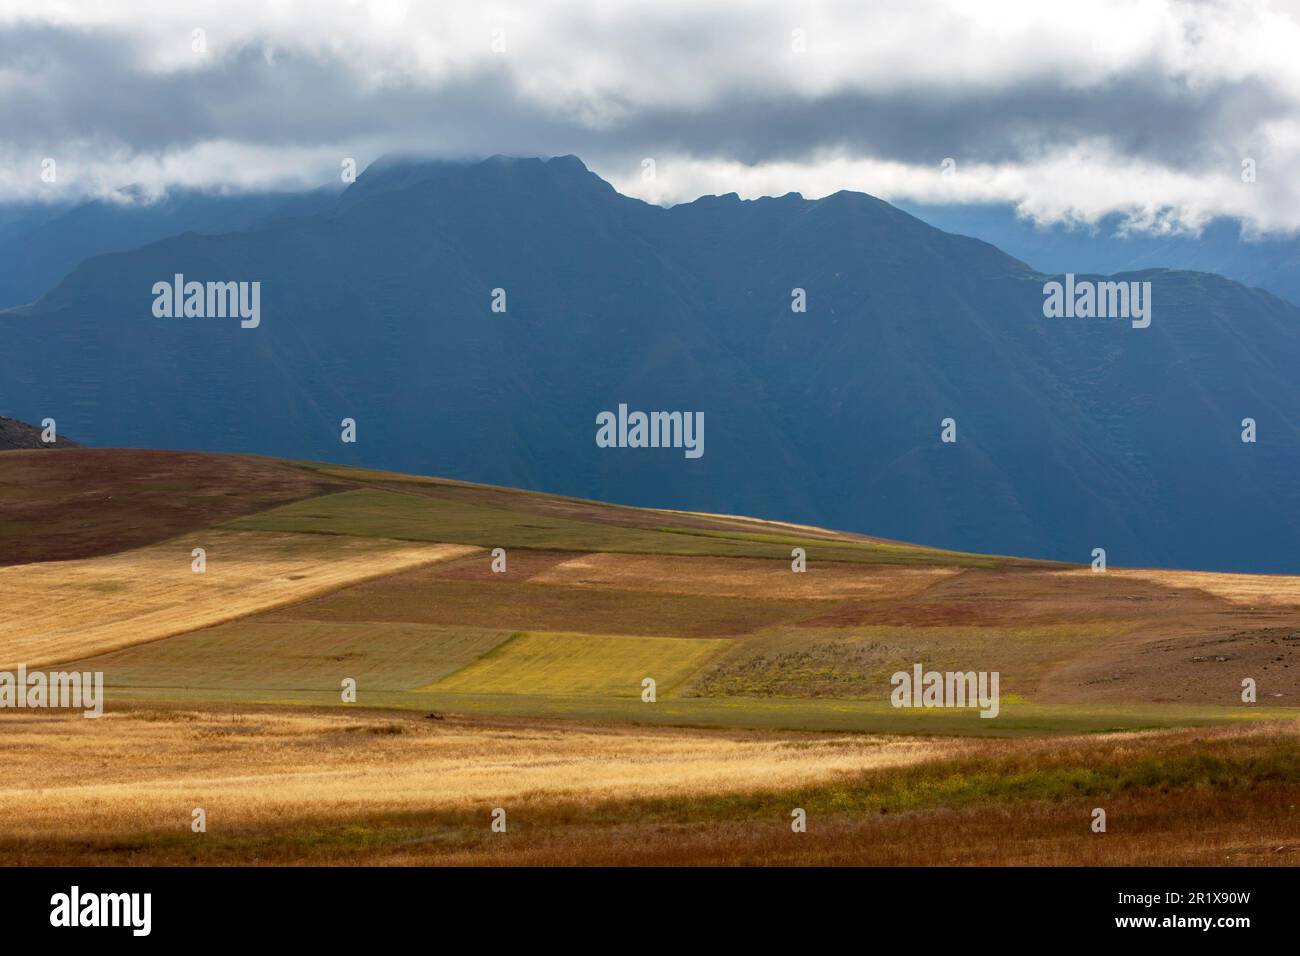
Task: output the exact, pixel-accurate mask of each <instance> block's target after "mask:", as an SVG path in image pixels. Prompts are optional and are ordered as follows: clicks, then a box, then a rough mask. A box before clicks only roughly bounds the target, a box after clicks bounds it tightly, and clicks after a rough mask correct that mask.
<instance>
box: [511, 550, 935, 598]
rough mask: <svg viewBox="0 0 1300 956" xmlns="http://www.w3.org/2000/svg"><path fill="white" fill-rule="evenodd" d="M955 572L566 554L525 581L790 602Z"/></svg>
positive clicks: (875, 590) (870, 594)
mask: <svg viewBox="0 0 1300 956" xmlns="http://www.w3.org/2000/svg"><path fill="white" fill-rule="evenodd" d="M957 573H958V571H957V569H956V568H908V567H889V566H882V567H871V568H861V567H856V568H855V567H852V566H847V565H844V564H835V563H825V564H820V565H819V564H818V563H817V561H816V558H815V557H814V558H813V560H812V564H811V566H810V567H809V569H808V570H807V571H806V572H804V573H802V574H793V573H791V571H790V562H788V561H768V560H762V559H759V558H692V557H670V556H661V555H652V554H610V553H606V554H584V555H581V556H579V557H576V558H575V557H572V556H570V558H569V560H567V561H560V562H556V563H554V564H552V565H550V566H549V567H548V568H545V569H542V570H539V571H538V572H537V573H536V574H535V575H534V576H533V577H531V578H529V581H530V583H533V584H552V585H558V586H561V587H580V588H614V589H618V590H624V591H657V592H663V593H666V594H700V595H706V596H714V597H736V598H757V599H768V600H771V599H780V600H787V601H790V600H830V599H836V598H838V599H845V598H864V599H872V598H874V599H885V598H904V597H909V596H911V595H914V594H918V593H920V592H921V591H924V590H925V589H926V588H928V587H930V586H931V585H932V584H935V583H937V582H939V581H941V580H943V579H944V578H947V577H950V576H952V575H954V574H957Z"/></svg>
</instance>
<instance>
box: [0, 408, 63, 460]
mask: <svg viewBox="0 0 1300 956" xmlns="http://www.w3.org/2000/svg"><path fill="white" fill-rule="evenodd" d="M76 447H77V443H76V442H74V441H72V440H71V439H69V438H64V437H63V436H62V435H57V436H56V437H55V440H54V441H52V442H44V441H41V429H40V428H38V427H37V426H35V425H29V424H27V423H26V422H20V421H18V420H17V419H13V418H5V417H4V416H3V415H0V451H13V450H15V449H18V448H29V449H30V448H35V449H43V450H47V449H51V448H76Z"/></svg>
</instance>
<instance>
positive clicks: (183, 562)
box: [0, 530, 475, 668]
mask: <svg viewBox="0 0 1300 956" xmlns="http://www.w3.org/2000/svg"><path fill="white" fill-rule="evenodd" d="M194 548H203V549H205V550H206V552H207V570H206V572H204V573H202V574H197V573H195V572H194V571H193V570H192V568H191V560H192V559H191V557H190V555H191V552H192V550H193V549H194ZM473 550H475V549H474V548H470V547H467V546H464V545H450V544H445V545H444V544H433V545H429V544H422V545H416V544H411V543H408V542H397V541H384V540H381V539H376V538H352V539H339V540H334V541H324V540H322V539H321V538H319V537H313V536H309V535H291V534H268V533H261V532H237V531H223V530H213V531H207V532H203V533H200V534H192V535H187V536H185V537H182V538H177V539H175V540H172V541H168V542H166V543H164V544H156V545H150V546H148V547H144V548H139V549H136V550H134V551H126V552H122V553H121V554H114V555H107V556H104V557H98V558H88V559H82V560H73V561H57V562H46V563H41V564H21V565H15V566H12V567H0V593H3V594H4V595H5V600H4V603H3V604H0V668H14V667H17V665H18V664H20V663H25V664H27V666H28V667H29V668H30V667H35V666H41V665H44V664H52V663H60V662H63V661H69V660H74V659H76V658H79V657H85V656H88V655H91V654H96V653H102V652H104V651H110V650H116V649H117V648H121V647H126V646H129V645H131V644H140V643H145V642H147V641H154V640H158V639H159V638H164V637H169V636H171V635H173V634H179V633H182V632H184V631H192V630H196V629H198V628H201V627H206V626H209V625H212V624H220V623H222V622H224V621H230V620H234V619H237V618H241V617H247V616H248V615H250V614H253V613H255V612H257V611H262V610H266V609H269V608H274V607H277V606H279V605H282V604H289V603H293V602H294V601H299V600H302V599H304V598H308V597H312V596H314V595H317V594H321V593H324V592H328V591H333V590H336V589H338V588H340V587H342V586H344V585H346V584H351V583H355V582H359V581H364V580H366V579H368V578H374V577H381V576H383V575H386V574H391V573H393V572H395V571H404V570H407V569H410V568H414V567H418V566H420V565H423V564H428V563H430V562H433V561H442V560H446V559H448V558H454V557H459V556H461V555H464V554H467V553H469V552H471V551H473Z"/></svg>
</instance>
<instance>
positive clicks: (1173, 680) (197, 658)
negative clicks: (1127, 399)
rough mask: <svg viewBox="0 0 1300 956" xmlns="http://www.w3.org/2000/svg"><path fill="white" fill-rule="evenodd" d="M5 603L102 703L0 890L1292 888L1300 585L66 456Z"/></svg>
mask: <svg viewBox="0 0 1300 956" xmlns="http://www.w3.org/2000/svg"><path fill="white" fill-rule="evenodd" d="M41 515H45V516H48V517H49V519H50V520H49V521H48V522H45V523H43V522H41V521H40V520H38V519H39V516H41ZM198 548H201V549H203V551H204V555H205V562H206V563H205V565H204V567H203V568H202V570H201V571H199V570H196V567H195V564H194V561H195V558H194V552H195V549H198ZM796 548H802V549H804V551H805V552H806V559H807V564H806V570H804V571H802V572H798V571H796V570H795V567H796V564H794V563H792V562H793V559H792V552H793V551H794V549H796ZM0 594H3V595H4V600H3V601H0V672H5V673H12V668H13V667H14V666H15V665H22V664H25V665H26V666H27V667H28V674H29V680H30V675H31V674H32V673H33V672H40V671H44V670H51V671H54V670H57V671H60V672H63V673H67V672H81V673H88V674H92V675H93V674H95V673H101V674H102V675H103V680H104V690H103V695H102V697H101V698H100V700H101V703H102V704H103V713H102V715H101V716H100V717H98V718H97V719H92V720H86V719H84V718H83V715H82V714H81V713H80V712H78V711H77V710H76V709H75V708H73V709H71V710H57V709H56V710H44V711H36V710H31V709H25V710H15V709H13V708H12V707H8V706H7V707H4V708H0V729H2V730H3V735H4V739H5V741H6V743H7V745H8V753H9V755H10V758H11V763H12V765H13V767H12V768H11V769H13V771H14V772H13V774H12V777H11V781H10V783H9V785H7V786H6V787H5V788H4V789H3V790H2V791H0V861H4V862H5V863H29V864H31V863H43V864H65V865H66V864H68V863H79V864H103V863H108V862H111V863H121V864H130V865H140V864H142V863H155V864H157V863H168V864H178V863H189V864H193V863H199V862H201V863H207V864H227V863H238V864H244V865H249V864H267V863H281V864H283V863H306V864H325V863H329V864H333V863H347V864H352V865H356V864H358V863H371V864H378V863H384V864H416V863H418V864H428V863H461V864H466V863H514V864H519V863H535V864H546V865H556V864H575V863H589V864H591V863H606V864H609V863H628V862H639V863H659V864H664V865H680V864H684V863H702V862H717V863H721V862H730V863H735V862H738V861H742V862H753V863H791V862H805V863H823V864H824V863H858V864H861V863H875V864H905V865H923V864H932V863H933V862H934V861H935V860H937V859H942V860H944V861H945V862H949V863H984V864H988V863H1035V864H1041V863H1056V864H1060V863H1062V862H1073V863H1086V864H1106V865H1116V864H1151V863H1171V862H1172V863H1197V862H1204V861H1206V860H1213V861H1216V862H1220V863H1235V864H1251V865H1258V864H1267V865H1278V864H1284V865H1285V864H1293V863H1294V862H1295V860H1296V858H1297V853H1300V842H1297V840H1296V833H1297V831H1296V822H1295V812H1294V806H1295V798H1296V780H1297V779H1300V776H1298V775H1297V774H1298V770H1300V767H1298V765H1297V754H1298V753H1300V750H1298V749H1297V748H1296V746H1295V741H1296V727H1297V723H1296V715H1297V713H1300V711H1298V710H1297V704H1300V666H1297V665H1300V656H1298V655H1300V578H1297V577H1266V576H1252V575H1225V574H1218V575H1209V574H1195V573H1186V572H1171V571H1144V570H1135V569H1122V568H1114V567H1112V568H1110V569H1108V570H1107V571H1106V572H1104V573H1094V572H1092V571H1090V570H1088V569H1087V568H1085V567H1079V566H1074V565H1061V564H1052V563H1047V562H1041V561H1027V560H1023V559H1017V558H1008V557H998V556H993V555H979V554H967V553H957V552H943V551H939V550H936V549H932V548H925V547H918V546H913V545H907V544H903V543H899V542H895V541H888V540H885V539H881V538H873V537H868V536H864V535H857V534H844V533H840V532H835V531H831V530H827V529H823V528H816V527H809V526H802V525H796V524H790V523H784V522H775V521H763V520H757V519H752V518H744V517H739V516H724V515H709V514H697V513H689V512H683V511H655V510H647V509H637V508H628V507H625V506H619V505H609V504H603V503H600V502H595V501H586V500H580V499H575V498H565V497H558V496H554V495H547V494H538V493H535V492H529V491H520V490H515V489H509V488H501V487H493V486H487V485H477V484H470V483H466V482H461V481H454V480H446V479H439V478H427V477H421V476H416V475H407V474H398V473H391V472H382V471H376V470H366V469H357V468H351V467H344V466H337V465H330V464H322V463H310V462H300V461H285V460H278V459H269V458H256V457H250V456H237V455H201V454H196V453H191V452H160V451H132V450H103V449H68V450H66V451H63V452H61V453H59V454H57V455H51V454H48V453H46V452H43V451H35V450H31V451H10V452H5V453H4V454H3V455H0ZM918 663H919V664H923V665H924V666H925V667H927V668H935V669H941V670H947V669H961V670H964V669H968V668H969V669H976V670H996V671H998V672H999V673H1000V675H1001V692H1000V700H999V710H998V713H997V715H996V717H995V718H994V719H984V718H982V717H981V716H980V711H979V709H978V707H977V706H974V705H968V706H965V707H945V708H938V709H919V710H918V709H899V708H896V707H894V706H891V702H890V697H891V695H890V691H891V686H892V681H891V674H892V673H893V672H896V671H898V670H904V671H907V670H910V669H911V668H912V667H913V666H915V665H916V664H918ZM1243 676H1249V677H1251V678H1252V679H1254V680H1256V681H1257V683H1258V691H1259V696H1258V700H1257V701H1255V702H1253V703H1247V702H1244V701H1243V700H1242V698H1241V680H1242V678H1243ZM647 680H651V681H653V682H654V683H653V687H652V690H653V693H652V694H651V695H650V696H649V697H647V696H646V692H647V683H646V681H647ZM349 692H351V693H352V694H353V696H351V697H349V696H348V694H349ZM87 767H92V768H94V771H95V772H94V773H87V772H86V768H87ZM1097 806H1103V807H1105V808H1106V809H1107V812H1108V814H1110V821H1111V828H1112V830H1113V834H1111V835H1108V836H1107V837H1106V838H1105V839H1098V838H1097V835H1096V834H1094V833H1093V832H1092V831H1091V830H1090V828H1089V825H1088V824H1089V821H1090V813H1091V808H1093V807H1097ZM196 808H202V809H203V810H204V811H205V814H206V818H205V820H206V824H205V826H206V828H205V829H204V830H203V831H195V830H192V829H191V826H190V824H191V821H192V819H193V814H194V810H195V809H196ZM792 808H798V809H799V810H802V811H804V812H805V813H806V814H807V820H808V829H807V832H806V833H798V832H792V830H791V825H790V823H791V815H792V812H793V811H792ZM498 811H503V812H505V813H507V814H508V818H509V829H508V833H498V832H496V831H492V830H490V829H489V826H490V823H491V821H492V820H493V819H494V816H493V815H495V814H496V813H497V812H498ZM1189 819H1190V820H1194V823H1193V824H1189V822H1188V821H1189ZM954 833H959V834H960V835H961V837H960V839H958V840H955V839H954Z"/></svg>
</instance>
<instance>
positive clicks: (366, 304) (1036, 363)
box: [0, 156, 1300, 572]
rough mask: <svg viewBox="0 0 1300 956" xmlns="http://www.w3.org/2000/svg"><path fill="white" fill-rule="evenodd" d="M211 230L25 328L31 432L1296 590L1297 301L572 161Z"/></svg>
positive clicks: (430, 175)
mask: <svg viewBox="0 0 1300 956" xmlns="http://www.w3.org/2000/svg"><path fill="white" fill-rule="evenodd" d="M279 208H282V207H279ZM185 210H189V211H188V212H186V213H185V215H186V216H190V217H191V218H194V221H200V220H202V222H203V223H204V225H203V228H204V229H207V230H208V232H207V234H204V233H203V232H202V231H201V230H195V229H192V230H191V231H184V232H180V231H179V230H178V234H174V235H173V236H172V237H171V238H164V239H161V240H160V241H152V240H151V241H149V242H148V243H146V244H140V245H138V246H137V247H134V248H133V249H132V250H131V251H124V252H115V253H112V254H108V255H99V256H93V257H91V258H87V259H85V260H84V261H82V262H81V263H80V264H79V265H78V266H76V267H75V268H74V269H73V270H72V271H71V273H70V274H68V275H67V277H66V278H64V279H63V280H62V282H60V283H59V284H58V285H57V286H55V287H54V288H53V290H52V291H50V292H48V293H46V294H45V295H44V296H43V297H42V298H40V299H39V300H38V301H36V302H35V303H34V304H32V305H28V306H22V307H18V308H12V309H9V310H8V311H4V312H0V342H3V343H4V347H3V348H0V395H3V397H4V401H5V402H6V403H7V404H6V410H7V411H8V412H9V413H10V414H14V415H17V416H19V417H21V418H25V419H27V420H28V421H34V422H39V421H42V420H43V419H45V418H47V417H48V418H53V419H57V421H58V423H59V427H60V429H64V428H66V430H67V431H68V433H69V434H73V435H76V436H78V437H79V438H81V439H83V440H85V441H87V442H90V443H92V444H94V445H98V446H114V447H143V448H177V449H198V450H207V451H230V452H254V453H261V454H266V455H277V456H284V457H291V458H301V459H317V460H325V461H335V462H341V463H347V464H355V465H365V466H370V467H376V468H385V469H391V470H395V471H405V472H415V473H420V474H432V475H442V476H446V477H452V478H462V479H467V480H471V481H481V482H489V483H493V484H499V485H506V486H512V487H520V488H531V489H543V490H547V491H551V492H556V493H559V494H566V495H573V496H579V497H585V498H596V499H601V500H606V501H618V502H623V503H627V504H635V505H647V506H659V507H667V508H684V509H690V510H695V511H711V512H723V513H729V514H736V513H740V514H750V515H756V516H759V517H766V518H776V519H782V520H789V521H797V522H802V523H807V524H816V525H821V526H825V527H834V528H842V529H847V530H854V531H862V532H865V533H869V534H874V535H880V536H883V537H888V538H894V539H897V540H903V541H913V542H919V543H923V544H927V545H932V546H936V547H943V548H949V549H954V550H960V551H978V552H984V553H989V552H992V553H999V554H1014V555H1023V556H1026V557H1043V558H1054V559H1059V560H1067V561H1077V562H1084V563H1086V562H1088V561H1089V560H1090V556H1091V555H1092V554H1093V552H1094V550H1095V549H1103V550H1104V551H1105V553H1106V555H1107V557H1108V560H1109V561H1110V562H1111V564H1113V565H1115V566H1125V565H1127V566H1141V565H1146V566H1166V567H1186V568H1199V569H1220V570H1240V571H1274V572H1282V571H1289V572H1300V550H1298V549H1297V548H1296V547H1295V542H1296V541H1297V540H1298V539H1300V481H1296V480H1295V476H1296V475H1297V474H1300V421H1298V420H1297V416H1296V409H1297V408H1300V378H1298V377H1297V376H1296V374H1295V370H1296V369H1297V368H1300V308H1296V307H1295V306H1293V305H1290V304H1288V303H1286V302H1283V301H1282V300H1280V299H1278V298H1276V297H1274V296H1272V295H1270V294H1268V293H1266V292H1263V291H1261V290H1258V289H1249V288H1246V287H1244V286H1242V285H1240V284H1238V283H1236V282H1233V281H1229V280H1227V279H1224V278H1221V277H1219V276H1216V275H1211V274H1207V273H1201V272H1178V271H1171V270H1168V269H1144V270H1142V271H1135V272H1128V273H1121V274H1118V275H1115V276H1098V275H1093V274H1091V273H1088V272H1087V270H1086V268H1083V267H1080V268H1075V269H1071V270H1065V271H1063V272H1062V273H1059V274H1056V275H1048V274H1044V273H1040V272H1038V271H1036V270H1035V269H1033V268H1031V267H1030V266H1029V265H1026V264H1025V263H1023V262H1021V261H1019V260H1017V259H1014V258H1012V257H1010V256H1008V255H1006V254H1004V253H1003V252H1001V251H999V250H998V249H997V248H995V247H993V246H991V245H989V244H987V243H985V242H981V241H979V240H976V239H971V238H967V237H964V236H958V235H951V234H949V233H946V232H941V231H940V230H937V229H934V228H932V227H930V226H928V225H926V224H925V223H924V222H922V221H920V220H919V219H916V218H914V217H912V216H909V215H907V214H906V213H904V212H902V211H901V210H899V209H897V208H896V207H894V206H891V205H889V204H888V203H885V202H881V201H880V200H877V199H874V198H872V197H870V196H866V195H863V194H861V193H849V192H840V193H836V194H834V195H832V196H827V197H825V198H823V199H818V200H806V199H804V198H802V197H801V196H798V195H796V194H790V195H786V196H781V197H776V198H764V199H759V200H755V201H742V200H741V199H739V198H738V197H737V196H735V195H727V196H709V197H705V198H703V199H699V200H697V201H695V202H692V203H685V204H682V205H678V206H674V207H672V208H668V209H665V208H663V207H660V206H655V205H650V204H647V203H644V202H641V201H640V200H636V199H631V198H629V197H627V196H623V195H620V194H619V193H618V192H616V191H615V190H614V189H613V187H611V186H610V185H609V184H608V183H606V182H604V181H603V180H601V179H600V178H599V177H597V176H596V175H594V174H593V173H591V172H590V171H588V170H587V168H586V167H585V166H584V165H583V164H582V163H581V162H580V161H579V160H578V159H576V158H574V157H571V156H567V157H560V158H556V159H551V160H545V161H543V160H537V159H527V160H512V159H505V158H502V157H496V158H493V159H490V160H486V161H483V162H475V163H452V162H403V161H381V162H379V163H376V164H375V165H373V166H372V167H370V168H369V169H368V170H366V172H365V173H364V174H363V175H361V176H360V177H359V178H358V179H357V180H356V182H354V183H352V184H351V185H349V186H348V187H347V188H346V189H344V190H343V191H342V192H341V193H338V194H321V195H319V196H315V197H314V198H313V200H312V201H311V202H310V203H308V204H306V205H300V206H297V207H294V208H292V209H290V210H289V211H290V212H292V215H290V214H284V215H280V216H274V215H271V212H270V210H271V207H270V206H269V205H267V204H265V203H260V204H258V203H255V204H252V205H249V206H247V207H246V208H244V209H243V210H242V212H241V213H240V216H241V217H243V218H236V219H232V220H230V221H231V223H232V224H231V225H229V226H228V227H226V228H225V229H224V230H217V229H215V228H213V226H212V225H211V224H212V223H214V222H216V221H217V220H216V219H215V218H214V217H213V215H212V210H210V209H209V207H207V206H205V205H201V204H191V205H190V206H186V207H185ZM180 211H184V210H180ZM200 213H201V214H202V215H201V216H200ZM178 214H179V212H178ZM195 217H198V218H195ZM178 221H179V220H178ZM146 226H147V229H148V230H155V229H158V228H161V226H160V220H158V219H155V218H148V217H146V220H142V222H141V229H142V230H145V227H146ZM141 234H144V233H143V232H142V233H141ZM1065 272H1070V273H1071V275H1073V276H1074V277H1075V278H1074V279H1072V278H1069V277H1066V276H1065ZM177 276H180V277H182V278H183V285H180V287H179V291H178V283H179V281H180V280H178V279H177V278H176V277H177ZM1057 285H1060V287H1061V289H1062V299H1061V307H1062V309H1063V310H1064V311H1063V312H1062V313H1061V317H1053V318H1049V317H1047V316H1046V315H1045V314H1044V312H1045V304H1046V307H1047V311H1048V312H1049V313H1051V312H1053V311H1054V308H1055V307H1054V305H1053V304H1052V302H1051V301H1050V294H1051V292H1052V291H1053V290H1054V289H1055V288H1056V286H1057ZM1094 286H1095V289H1096V294H1097V295H1099V296H1100V298H1099V299H1097V300H1096V302H1090V301H1089V297H1090V296H1093V295H1094V292H1093V290H1094ZM1135 289H1137V290H1139V291H1140V297H1139V296H1137V295H1136V294H1135V293H1134V292H1133V290H1135ZM1067 290H1069V291H1070V295H1069V296H1068V297H1067V296H1066V291H1067ZM200 291H201V292H202V295H201V296H200V294H199V293H200ZM1125 292H1128V293H1129V296H1128V298H1129V301H1128V302H1127V303H1126V302H1125V301H1124V296H1123V293H1125ZM14 294H15V295H17V294H18V293H17V292H15V293H14ZM241 296H242V297H241ZM1045 296H1047V297H1048V299H1047V300H1046V301H1045ZM255 297H256V298H255ZM1080 297H1081V298H1080ZM1067 300H1068V302H1069V303H1073V304H1069V305H1067ZM178 302H179V308H178V307H177V306H178ZM168 303H170V312H171V315H170V317H169V316H167V314H166V313H167V312H168V311H169V310H168V307H167V306H168ZM155 305H157V308H156V309H155ZM1071 310H1073V311H1071ZM1112 313H1113V314H1112ZM1126 313H1127V315H1126ZM1071 315H1073V316H1074V317H1073V318H1071V317H1070V316H1071ZM620 406H626V407H627V408H628V409H629V410H631V411H629V413H628V415H627V416H626V428H624V422H623V421H622V420H621V419H620V417H619V415H618V414H616V413H615V412H614V410H615V409H618V408H620ZM642 409H644V410H646V411H645V412H639V411H637V410H642ZM664 409H667V410H674V409H680V410H682V412H681V427H680V432H679V431H678V426H677V419H676V418H673V417H672V416H673V415H674V414H675V413H674V412H671V411H670V412H660V413H659V418H658V419H655V418H654V417H653V416H654V415H655V413H656V410H664ZM642 415H645V416H646V418H645V421H644V423H643V422H642V417H641V416H642ZM705 415H707V418H708V425H709V434H708V451H707V454H705V453H704V446H703V444H702V438H703V435H702V433H701V431H700V429H699V427H698V426H700V425H702V424H703V421H704V417H705ZM598 416H600V417H598ZM688 416H689V418H688ZM344 422H347V424H346V425H344ZM688 422H689V423H690V425H691V429H692V430H691V431H690V432H689V433H688V432H687V428H686V426H687V424H688ZM643 425H644V427H643ZM593 436H594V438H593ZM33 447H35V446H33Z"/></svg>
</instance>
